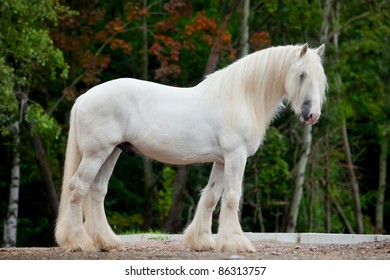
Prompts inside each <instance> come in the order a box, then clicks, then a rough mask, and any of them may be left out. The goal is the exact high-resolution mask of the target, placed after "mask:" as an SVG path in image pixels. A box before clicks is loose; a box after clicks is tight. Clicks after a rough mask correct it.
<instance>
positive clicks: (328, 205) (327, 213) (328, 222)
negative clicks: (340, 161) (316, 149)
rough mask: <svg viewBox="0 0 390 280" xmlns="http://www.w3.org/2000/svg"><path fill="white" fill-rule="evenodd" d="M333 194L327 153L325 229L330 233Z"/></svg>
mask: <svg viewBox="0 0 390 280" xmlns="http://www.w3.org/2000/svg"><path fill="white" fill-rule="evenodd" d="M325 146H326V150H327V151H330V147H329V138H328V133H326V136H325ZM331 204H332V201H331V194H330V161H329V152H327V153H325V227H326V232H327V233H330V232H331V230H332V223H331V222H332V221H331V217H332V215H331Z"/></svg>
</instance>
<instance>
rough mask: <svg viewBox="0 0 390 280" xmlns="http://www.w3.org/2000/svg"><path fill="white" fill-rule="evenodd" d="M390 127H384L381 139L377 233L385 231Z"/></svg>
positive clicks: (376, 215) (376, 207) (376, 218)
mask: <svg viewBox="0 0 390 280" xmlns="http://www.w3.org/2000/svg"><path fill="white" fill-rule="evenodd" d="M388 129H389V127H386V128H385V129H384V132H383V135H382V139H381V152H380V157H379V184H378V194H377V201H376V205H375V231H376V233H381V234H383V233H385V229H384V228H383V207H384V203H385V192H386V179H387V154H388V139H387V131H388Z"/></svg>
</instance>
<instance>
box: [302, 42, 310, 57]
mask: <svg viewBox="0 0 390 280" xmlns="http://www.w3.org/2000/svg"><path fill="white" fill-rule="evenodd" d="M308 48H309V45H308V44H307V43H306V44H304V45H303V46H302V49H301V54H300V57H302V56H304V55H305V53H306V52H307V49H308Z"/></svg>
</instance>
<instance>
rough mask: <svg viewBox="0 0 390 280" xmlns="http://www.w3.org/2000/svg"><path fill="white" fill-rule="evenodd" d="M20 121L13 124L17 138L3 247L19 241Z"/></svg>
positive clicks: (12, 245)
mask: <svg viewBox="0 0 390 280" xmlns="http://www.w3.org/2000/svg"><path fill="white" fill-rule="evenodd" d="M19 124H20V123H19V121H16V122H15V123H14V124H13V127H12V130H13V134H14V136H15V146H14V151H13V157H14V158H13V162H12V169H11V186H10V193H9V203H8V211H7V218H6V219H5V220H4V234H3V246H4V247H15V246H16V240H17V225H18V210H19V186H20V155H19V142H20V134H19V130H20V128H19Z"/></svg>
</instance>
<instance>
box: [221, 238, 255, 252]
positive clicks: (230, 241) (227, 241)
mask: <svg viewBox="0 0 390 280" xmlns="http://www.w3.org/2000/svg"><path fill="white" fill-rule="evenodd" d="M215 251H217V252H221V253H232V254H235V253H244V252H249V253H252V252H256V249H255V247H254V246H253V244H252V243H251V242H250V241H249V240H248V239H247V238H246V237H245V236H244V235H243V234H233V235H231V236H217V245H216V247H215Z"/></svg>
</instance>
